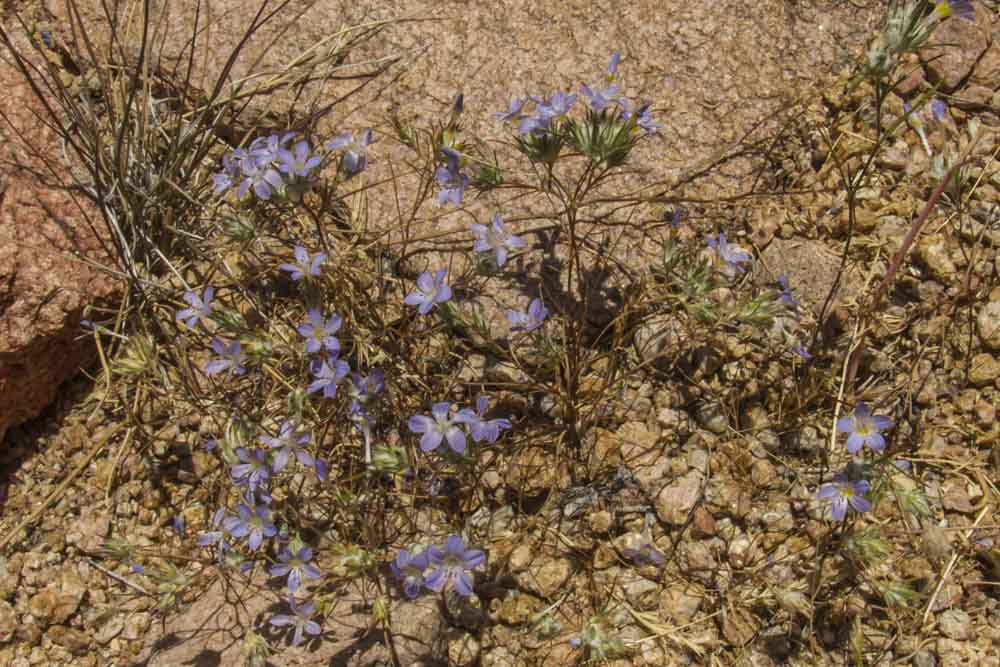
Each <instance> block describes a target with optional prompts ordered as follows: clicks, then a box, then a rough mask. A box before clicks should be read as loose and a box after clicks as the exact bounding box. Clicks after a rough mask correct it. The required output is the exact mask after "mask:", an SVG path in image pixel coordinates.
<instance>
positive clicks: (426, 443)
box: [408, 402, 468, 454]
mask: <svg viewBox="0 0 1000 667" xmlns="http://www.w3.org/2000/svg"><path fill="white" fill-rule="evenodd" d="M450 410H451V403H448V402H442V403H435V404H434V405H432V406H431V415H433V416H432V417H428V416H427V415H413V416H412V417H410V420H409V422H408V425H409V427H410V430H411V431H413V432H414V433H423V437H421V438H420V449H422V450H424V451H425V452H429V451H431V450H433V449H437V447H438V445H440V444H441V441H442V440H447V441H448V446H449V447H451V449H452V451H453V452H455V453H456V454H461V453H463V452H464V451H465V433H463V432H462V429H460V428H459V427H458V425H459V424H461V423H464V422H465V421H466V420H467V419H468V416H467V415H463V414H462V413H461V412H459V413H458V414H456V415H455V416H454V417H450V416H449V412H450Z"/></svg>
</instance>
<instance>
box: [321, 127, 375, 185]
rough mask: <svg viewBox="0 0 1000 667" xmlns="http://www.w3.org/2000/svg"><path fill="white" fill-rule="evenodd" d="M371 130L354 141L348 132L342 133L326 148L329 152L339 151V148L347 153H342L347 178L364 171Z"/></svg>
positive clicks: (370, 141)
mask: <svg viewBox="0 0 1000 667" xmlns="http://www.w3.org/2000/svg"><path fill="white" fill-rule="evenodd" d="M372 136H373V135H372V131H371V129H367V130H365V131H364V132H363V133H362V134H361V137H360V138H359V139H358V140H357V141H355V140H354V135H353V134H351V133H350V132H344V133H343V134H341V135H339V136H337V137H334V138H333V139H331V140H330V141H329V142H328V143H327V145H326V147H327V148H329V149H330V150H331V151H335V150H339V149H341V148H346V149H347V152H346V153H344V162H343V164H344V171H345V172H346V173H347V174H348V175H349V176H354V175H355V174H359V173H361V172H362V171H364V170H365V169H366V168H367V167H368V147H369V146H371V145H372V142H373V138H372Z"/></svg>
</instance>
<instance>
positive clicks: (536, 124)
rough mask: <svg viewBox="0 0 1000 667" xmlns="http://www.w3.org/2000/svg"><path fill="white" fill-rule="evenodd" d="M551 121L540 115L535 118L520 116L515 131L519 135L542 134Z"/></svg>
mask: <svg viewBox="0 0 1000 667" xmlns="http://www.w3.org/2000/svg"><path fill="white" fill-rule="evenodd" d="M550 121H551V119H550V118H549V117H548V116H543V115H541V114H538V115H535V116H522V117H521V121H520V122H519V123H518V125H517V131H518V132H520V133H521V134H542V133H543V132H545V130H547V129H548V128H549V123H550Z"/></svg>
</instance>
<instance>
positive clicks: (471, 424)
mask: <svg viewBox="0 0 1000 667" xmlns="http://www.w3.org/2000/svg"><path fill="white" fill-rule="evenodd" d="M489 404H490V397H489V396H480V397H479V398H478V399H477V400H476V409H475V411H473V410H472V409H471V408H464V409H462V410H459V414H461V415H462V416H463V421H464V422H465V425H466V426H468V428H469V435H471V436H472V441H473V442H482V441H483V440H485V441H487V442H490V443H494V442H496V441H497V440H498V439H499V438H500V433H501V432H502V431H505V430H508V429H510V428H511V427H512V424H511V423H510V420H509V419H504V418H502V417H500V418H497V419H486V411H487V410H488V409H489Z"/></svg>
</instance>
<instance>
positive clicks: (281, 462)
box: [260, 421, 313, 472]
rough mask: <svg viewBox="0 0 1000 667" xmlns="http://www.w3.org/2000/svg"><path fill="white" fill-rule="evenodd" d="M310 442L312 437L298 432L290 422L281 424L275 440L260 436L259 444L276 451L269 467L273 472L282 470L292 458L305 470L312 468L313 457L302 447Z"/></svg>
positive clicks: (267, 436) (270, 437) (271, 437)
mask: <svg viewBox="0 0 1000 667" xmlns="http://www.w3.org/2000/svg"><path fill="white" fill-rule="evenodd" d="M311 440H312V437H311V436H310V435H309V433H306V432H304V431H299V430H298V429H297V427H296V425H295V424H294V423H293V422H291V421H285V422H284V423H282V425H281V429H280V430H279V432H278V437H276V438H275V437H273V436H269V435H262V436H260V441H261V442H263V443H264V444H265V445H267V446H268V447H270V448H271V449H272V450H277V451H276V452H275V454H274V462H273V463H272V466H271V468H272V469H273V470H274V472H281V471H282V470H284V469H285V466H287V465H288V462H289V460H291V458H292V457H293V456H294V457H295V458H296V459H297V460H298V462H299V463H301V464H302V465H304V466H306V467H307V468H311V467H313V457H312V455H310V454H309V452H307V451H306V450H305V449H304V447H303V445H308V444H309V442H310V441H311Z"/></svg>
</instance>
